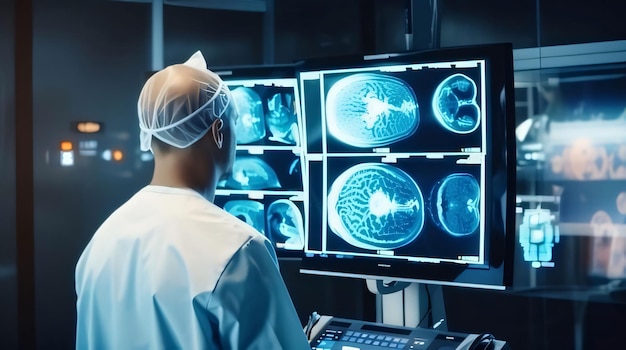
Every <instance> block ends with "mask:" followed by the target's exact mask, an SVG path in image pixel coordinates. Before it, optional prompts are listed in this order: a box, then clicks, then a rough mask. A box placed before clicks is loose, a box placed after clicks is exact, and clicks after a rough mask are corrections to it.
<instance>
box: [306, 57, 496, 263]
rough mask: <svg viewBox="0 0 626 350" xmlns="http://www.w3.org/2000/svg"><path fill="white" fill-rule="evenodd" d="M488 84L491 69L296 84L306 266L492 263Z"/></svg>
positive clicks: (351, 75)
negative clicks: (324, 259)
mask: <svg viewBox="0 0 626 350" xmlns="http://www.w3.org/2000/svg"><path fill="white" fill-rule="evenodd" d="M485 74H486V71H485V61H484V60H463V61H451V62H446V63H441V62H438V63H433V64H399V65H395V66H393V65H387V66H384V67H381V66H377V67H374V66H373V67H365V68H346V69H333V70H310V71H302V72H300V73H299V82H300V91H301V93H302V105H301V106H302V117H303V121H304V123H305V129H306V130H307V132H306V134H305V135H303V136H304V137H305V140H304V141H303V147H305V153H306V157H305V160H306V166H305V168H306V169H307V174H308V176H307V178H308V183H307V184H306V185H307V186H308V187H309V201H308V203H309V209H308V211H309V218H308V221H307V224H306V227H307V229H306V230H305V242H304V251H305V253H306V254H307V255H310V256H314V255H319V256H336V257H347V258H349V257H357V256H358V257H373V258H382V259H401V260H408V261H419V262H430V263H439V262H452V263H458V264H483V263H485V259H486V258H485V205H484V202H485V201H484V198H486V196H487V193H486V186H485V182H486V181H487V180H486V177H487V170H486V157H487V153H488V152H489V149H488V143H487V142H486V135H487V131H486V125H487V123H486V122H485V121H486V118H488V115H487V112H486V110H487V108H485V107H484V106H485V105H486V102H485V98H486V93H485V89H486V82H485ZM390 261H391V260H390Z"/></svg>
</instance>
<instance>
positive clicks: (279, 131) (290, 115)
mask: <svg viewBox="0 0 626 350" xmlns="http://www.w3.org/2000/svg"><path fill="white" fill-rule="evenodd" d="M267 109H268V113H267V116H266V118H265V121H266V122H267V128H268V129H269V131H270V134H271V135H270V137H269V139H270V140H271V141H276V142H281V143H284V144H287V145H298V144H299V142H300V140H299V139H298V124H297V117H296V111H295V106H294V99H293V95H292V94H287V93H276V94H274V95H273V96H272V97H271V98H270V99H269V100H268V101H267Z"/></svg>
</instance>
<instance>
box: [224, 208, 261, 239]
mask: <svg viewBox="0 0 626 350" xmlns="http://www.w3.org/2000/svg"><path fill="white" fill-rule="evenodd" d="M224 210H226V211H227V212H229V213H231V214H232V215H234V216H236V217H237V218H239V219H241V221H243V222H245V223H246V224H248V225H250V226H252V227H254V228H255V229H256V230H257V231H259V232H261V233H263V234H265V218H264V216H265V211H264V208H263V204H261V203H259V202H257V201H253V200H233V201H228V202H226V204H224Z"/></svg>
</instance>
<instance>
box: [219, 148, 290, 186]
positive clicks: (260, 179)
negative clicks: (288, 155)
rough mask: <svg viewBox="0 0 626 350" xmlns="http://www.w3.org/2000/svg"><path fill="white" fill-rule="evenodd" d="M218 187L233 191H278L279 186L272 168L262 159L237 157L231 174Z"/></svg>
mask: <svg viewBox="0 0 626 350" xmlns="http://www.w3.org/2000/svg"><path fill="white" fill-rule="evenodd" d="M218 187H221V188H229V189H233V190H265V189H279V188H281V184H280V182H279V181H278V176H277V175H276V172H275V171H274V169H272V167H271V166H270V165H269V164H268V163H267V162H266V161H264V160H263V159H261V158H259V157H254V156H244V157H237V158H236V159H235V163H234V164H233V172H232V174H231V175H230V177H228V178H227V179H226V180H223V181H221V182H220V183H219V184H218Z"/></svg>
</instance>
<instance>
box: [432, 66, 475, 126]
mask: <svg viewBox="0 0 626 350" xmlns="http://www.w3.org/2000/svg"><path fill="white" fill-rule="evenodd" d="M476 93H477V89H476V83H475V82H474V81H473V80H472V79H470V78H469V77H467V76H466V75H463V74H458V73H457V74H453V75H451V76H449V77H448V78H446V79H444V80H443V81H442V82H441V83H440V84H439V86H437V90H435V94H434V96H433V103H432V105H433V111H434V113H435V117H436V118H437V120H438V121H439V124H441V126H443V127H444V128H445V129H447V130H449V131H451V132H454V133H457V134H468V133H471V132H473V131H474V130H476V129H477V128H478V125H479V124H480V108H479V107H478V104H477V103H476Z"/></svg>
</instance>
